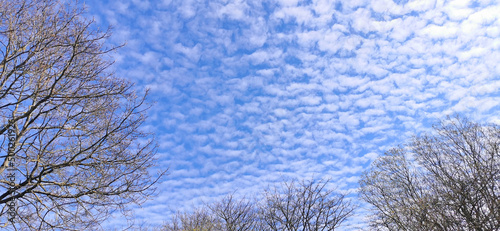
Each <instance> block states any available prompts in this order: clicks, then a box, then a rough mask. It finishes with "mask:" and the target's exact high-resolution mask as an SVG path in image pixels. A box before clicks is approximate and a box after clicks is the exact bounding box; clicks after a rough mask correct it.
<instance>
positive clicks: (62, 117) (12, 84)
mask: <svg viewBox="0 0 500 231" xmlns="http://www.w3.org/2000/svg"><path fill="white" fill-rule="evenodd" d="M83 14H84V9H83V7H82V5H81V4H79V3H78V2H76V1H72V0H68V1H66V0H0V120H1V121H0V135H1V137H2V138H0V139H1V141H0V174H1V175H2V177H1V179H0V219H1V220H0V226H1V227H2V228H4V229H7V230H102V229H103V227H102V226H101V224H102V223H103V222H104V221H105V220H106V219H108V218H109V217H110V216H111V215H112V214H113V213H115V212H117V211H119V212H122V213H123V214H125V215H127V214H128V213H127V212H128V210H129V209H130V205H132V204H136V205H140V204H141V203H143V202H144V201H145V200H147V199H150V198H152V196H154V193H155V185H156V183H157V182H158V181H159V180H161V178H162V177H164V176H165V173H166V171H165V169H163V170H161V171H160V172H159V173H158V174H157V175H154V174H151V170H152V169H157V168H159V166H156V161H155V159H156V158H157V157H156V152H157V141H156V140H155V139H154V136H153V134H151V133H148V132H146V131H144V130H143V129H141V126H142V125H143V124H144V122H145V120H146V115H147V110H148V108H149V107H150V105H149V104H148V103H147V101H146V96H147V91H146V92H142V93H140V92H137V91H136V90H135V88H134V86H133V84H131V83H130V82H128V81H126V80H124V79H123V78H120V77H117V76H115V74H114V73H113V72H112V71H110V70H109V67H110V66H111V65H112V63H113V60H112V58H111V56H110V52H113V51H114V50H115V49H117V48H119V47H120V46H118V47H113V46H108V45H107V43H106V41H107V39H108V38H109V37H110V35H111V33H110V31H109V30H104V31H102V30H100V29H99V28H98V27H97V26H96V25H95V23H94V22H93V21H92V20H89V19H87V18H86V17H84V16H83ZM499 150H500V127H499V125H498V124H491V123H490V124H486V123H477V122H473V121H471V120H469V119H467V118H465V117H463V116H456V117H448V118H446V119H444V120H442V121H441V122H440V123H438V124H436V125H435V126H434V129H433V132H431V133H428V134H423V135H420V136H415V137H413V138H411V139H410V140H409V141H408V142H407V143H404V144H401V145H400V146H398V147H396V148H393V149H390V150H388V151H387V152H386V153H384V154H381V155H380V156H379V157H378V158H377V159H376V160H375V161H374V162H373V163H372V164H371V166H370V167H369V168H368V169H367V170H366V172H365V173H364V174H363V175H362V176H361V180H360V182H359V198H360V199H361V200H364V201H365V202H367V203H368V204H369V205H370V206H369V208H368V209H370V211H371V217H369V220H370V224H371V228H373V229H374V230H436V231H438V230H442V231H448V230H450V231H451V230H467V231H468V230H471V231H472V230H474V231H493V230H500V154H499V153H500V152H499ZM332 188H333V187H331V182H329V181H328V180H314V179H311V180H303V181H300V180H297V179H292V180H289V181H284V182H282V183H281V184H278V185H276V186H273V187H270V188H268V189H266V190H263V193H262V196H261V198H260V199H259V200H254V199H247V198H237V197H236V196H234V194H230V195H227V196H226V197H224V198H223V199H221V200H220V201H217V202H215V203H211V204H207V205H205V206H202V207H200V208H198V209H195V210H194V211H193V212H187V213H177V214H176V215H175V216H174V217H173V218H172V219H171V221H169V222H167V223H166V224H165V225H163V226H162V227H158V229H160V230H191V231H194V230H231V231H232V230H335V229H339V227H341V225H342V224H343V223H344V222H345V221H346V220H347V219H349V217H351V216H352V215H354V214H355V213H356V211H357V210H356V208H357V205H356V204H355V203H354V202H353V201H354V200H353V198H351V199H347V196H346V195H345V194H341V193H338V192H336V191H334V190H333V189H332ZM359 209H361V208H359ZM139 228H140V227H139ZM131 229H134V228H133V227H132V228H131Z"/></svg>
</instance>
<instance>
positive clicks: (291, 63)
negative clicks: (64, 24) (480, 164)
mask: <svg viewBox="0 0 500 231" xmlns="http://www.w3.org/2000/svg"><path fill="white" fill-rule="evenodd" d="M86 4H87V7H88V9H89V11H88V12H89V13H88V14H89V15H90V16H91V17H94V19H95V20H96V21H97V24H98V25H99V26H103V27H105V26H107V25H113V27H114V35H113V37H112V40H111V41H110V43H111V44H120V43H123V42H126V43H127V46H125V47H124V48H122V49H120V50H119V51H117V52H116V53H115V54H113V56H112V58H114V59H115V60H116V64H115V66H114V68H115V71H116V73H117V75H119V76H121V77H124V78H127V79H129V80H130V81H132V82H135V83H137V88H138V89H139V90H142V89H145V88H150V89H151V90H152V94H151V97H150V98H151V99H153V100H155V101H156V102H157V103H156V105H155V106H154V107H153V108H152V110H151V111H150V118H149V120H148V124H147V125H146V127H145V129H149V130H151V131H154V132H155V133H156V134H157V138H158V141H159V144H160V148H159V155H160V160H159V161H160V162H161V165H162V166H165V167H169V168H170V175H168V176H167V177H166V179H165V181H164V182H163V183H162V184H161V185H160V186H159V194H158V197H156V198H154V199H153V200H152V201H149V202H147V203H146V204H145V205H144V206H143V207H142V208H138V209H137V210H136V213H137V216H138V218H139V219H146V218H147V221H148V222H153V223H156V224H161V223H162V221H163V220H165V219H168V218H169V216H170V214H171V213H172V212H174V211H176V210H186V211H189V209H191V208H192V206H193V205H199V204H200V203H202V202H210V201H212V200H214V199H216V198H218V197H220V196H221V195H223V194H226V193H228V192H233V191H234V190H235V189H238V191H237V192H238V193H240V194H242V195H256V194H258V193H259V191H260V190H261V189H262V188H265V187H266V186H267V185H269V184H271V183H273V182H276V181H279V180H280V179H282V178H283V177H296V178H299V179H300V178H308V177H327V178H331V179H332V181H333V182H334V183H335V185H336V187H337V188H338V189H339V190H340V191H343V192H346V193H351V195H353V197H354V198H355V195H356V188H357V180H358V178H359V175H360V174H361V173H362V172H363V171H364V170H365V169H366V168H367V166H368V165H369V164H370V163H371V161H372V160H373V159H374V158H376V157H377V156H378V155H380V154H382V153H383V152H384V151H385V150H387V149H388V148H390V147H392V146H395V145H397V144H398V143H401V142H404V141H405V139H407V138H409V137H410V136H411V135H413V134H419V133H421V132H425V131H427V130H428V129H429V127H430V124H432V123H433V122H436V121H437V120H438V119H441V118H444V117H445V116H446V115H450V114H453V113H462V114H465V115H467V116H470V117H472V118H474V119H477V120H479V121H484V122H500V117H499V116H498V113H497V112H498V110H499V109H500V94H499V89H500V65H498V64H499V61H500V18H499V15H500V14H499V13H498V12H500V4H498V2H497V1H493V0H492V1H487V0H484V1H466V0H457V1H444V0H418V1H411V0H394V1H392V0H376V1H368V0H350V1H333V0H279V1H270V0H210V1H208V0H184V1H178V0H163V1H159V0H158V1H148V0H123V1H107V2H106V1H97V0H90V1H87V2H86ZM360 214H362V213H360ZM348 223H349V224H348V225H347V226H345V227H344V229H345V230H358V229H360V228H363V227H366V223H365V221H364V218H363V216H362V215H359V216H358V217H355V218H353V219H352V220H351V221H349V222H348ZM119 224H120V219H119V218H116V219H114V220H112V221H110V222H109V224H108V225H110V226H115V227H118V225H119Z"/></svg>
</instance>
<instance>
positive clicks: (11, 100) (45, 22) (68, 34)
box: [0, 0, 163, 230]
mask: <svg viewBox="0 0 500 231" xmlns="http://www.w3.org/2000/svg"><path fill="white" fill-rule="evenodd" d="M93 28H94V27H93V22H92V21H89V20H86V19H85V18H83V17H82V9H80V8H79V7H78V5H77V3H76V2H73V1H69V2H66V1H58V0H43V1H30V0H13V1H11V0H9V1H6V0H1V1H0V55H1V57H0V59H1V61H0V75H1V76H0V118H1V121H0V122H1V123H2V125H1V127H0V134H2V135H4V137H3V143H2V146H1V148H2V154H1V155H2V156H1V158H2V160H3V162H2V164H1V165H0V173H3V174H4V176H5V175H6V173H7V170H8V168H9V167H10V168H12V167H14V168H15V171H14V172H15V183H14V184H12V183H10V182H9V181H8V180H2V181H0V205H2V206H3V209H2V211H1V214H0V215H2V216H3V214H5V213H6V211H7V209H8V206H7V204H8V203H9V202H11V201H12V202H15V204H16V213H17V216H16V219H15V221H14V222H11V224H9V225H8V226H7V227H10V228H13V226H15V227H17V228H21V229H31V230H50V229H68V230H81V229H89V228H92V227H93V228H97V227H98V226H99V223H100V222H102V221H103V220H104V219H106V218H107V217H108V216H109V215H110V214H111V213H112V212H113V211H115V210H123V209H124V205H126V204H129V203H132V202H134V203H140V202H141V201H143V200H144V199H146V198H147V197H148V196H150V195H151V194H152V193H153V188H152V187H151V186H152V184H154V183H155V182H156V181H157V180H158V178H153V177H151V176H150V174H149V173H148V169H150V168H151V167H152V166H153V163H154V161H153V159H154V154H155V151H156V146H155V143H154V141H153V139H151V138H152V137H151V136H150V135H151V134H148V133H145V132H142V131H140V129H139V127H140V126H141V124H142V123H143V122H144V120H145V110H146V109H147V105H145V104H144V97H145V96H138V95H137V94H136V93H135V92H134V91H133V90H132V84H130V83H128V82H126V81H124V80H122V79H120V78H117V77H115V76H114V75H113V74H112V73H110V72H109V71H107V68H108V67H109V66H110V65H111V64H112V62H111V61H110V60H108V59H107V58H106V56H107V53H108V52H110V51H111V50H113V49H114V48H111V49H108V48H106V47H105V46H104V42H105V40H106V39H107V38H108V37H109V36H110V34H109V32H101V31H98V30H95V29H93ZM9 130H12V131H13V133H15V138H14V140H12V146H13V148H12V147H11V148H12V150H14V151H13V152H8V147H7V144H8V141H9V140H8V137H7V133H8V132H9ZM160 175H163V173H161V174H160Z"/></svg>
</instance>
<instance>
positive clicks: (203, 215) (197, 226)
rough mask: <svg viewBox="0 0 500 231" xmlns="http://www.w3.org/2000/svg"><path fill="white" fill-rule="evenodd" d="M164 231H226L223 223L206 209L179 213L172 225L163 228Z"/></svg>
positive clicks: (173, 219)
mask: <svg viewBox="0 0 500 231" xmlns="http://www.w3.org/2000/svg"><path fill="white" fill-rule="evenodd" d="M162 230H164V231H219V230H224V229H223V225H222V223H221V222H220V221H219V220H218V218H217V217H216V216H214V214H213V213H211V211H210V210H209V209H207V208H206V207H202V208H199V209H196V210H195V211H194V212H191V213H189V212H185V213H179V212H178V213H177V214H175V215H174V217H173V218H172V221H171V222H170V223H167V224H165V225H164V226H163V228H162Z"/></svg>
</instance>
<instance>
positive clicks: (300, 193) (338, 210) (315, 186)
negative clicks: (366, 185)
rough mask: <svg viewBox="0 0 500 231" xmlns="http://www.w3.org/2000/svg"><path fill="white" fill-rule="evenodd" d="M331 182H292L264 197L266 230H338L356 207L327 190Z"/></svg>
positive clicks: (263, 218) (263, 211)
mask: <svg viewBox="0 0 500 231" xmlns="http://www.w3.org/2000/svg"><path fill="white" fill-rule="evenodd" d="M328 183H329V182H328V181H322V180H320V181H317V182H315V181H313V180H310V181H302V182H297V181H290V182H283V183H282V184H281V187H274V188H272V189H270V190H267V191H266V192H265V194H264V201H263V206H262V207H261V211H260V212H261V216H262V217H261V219H262V220H263V223H264V224H265V225H266V226H267V229H266V230H273V231H274V230H287V231H297V230H303V231H312V230H314V231H318V230H335V229H336V228H338V227H339V226H340V225H341V223H342V222H344V221H345V220H346V219H347V218H348V217H349V216H351V215H352V213H353V211H354V209H355V207H354V206H353V204H352V203H351V202H350V201H349V200H346V199H345V195H342V194H336V193H334V191H333V190H330V189H327V188H326V187H327V186H328Z"/></svg>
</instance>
